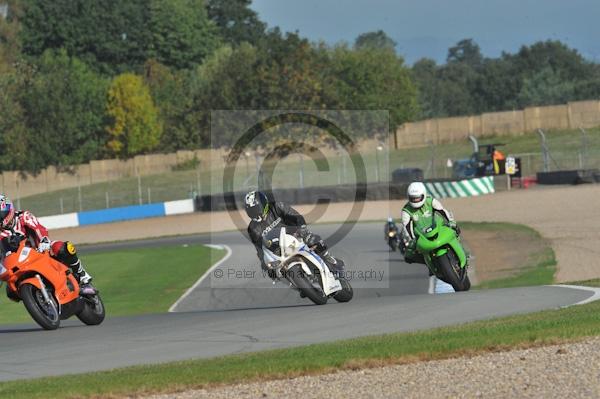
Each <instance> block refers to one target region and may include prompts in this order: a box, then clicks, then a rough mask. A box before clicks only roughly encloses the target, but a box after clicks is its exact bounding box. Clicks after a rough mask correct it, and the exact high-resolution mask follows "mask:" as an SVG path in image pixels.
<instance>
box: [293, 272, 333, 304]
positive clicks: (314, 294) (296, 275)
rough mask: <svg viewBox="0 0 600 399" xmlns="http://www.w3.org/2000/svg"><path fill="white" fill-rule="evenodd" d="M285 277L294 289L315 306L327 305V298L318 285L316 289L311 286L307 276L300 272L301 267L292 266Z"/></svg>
mask: <svg viewBox="0 0 600 399" xmlns="http://www.w3.org/2000/svg"><path fill="white" fill-rule="evenodd" d="M286 275H287V278H289V279H290V280H291V281H292V283H293V284H294V285H295V286H296V288H298V289H299V290H300V291H301V292H302V293H303V294H304V296H306V297H307V298H308V299H310V300H311V301H313V302H314V303H315V304H316V305H325V304H326V303H327V296H325V294H324V293H323V290H322V289H321V287H320V286H319V285H318V284H317V286H316V287H315V286H314V285H313V283H312V282H311V281H310V280H309V276H307V275H306V273H304V270H302V267H300V266H293V267H291V268H290V269H289V270H288V271H287V272H286Z"/></svg>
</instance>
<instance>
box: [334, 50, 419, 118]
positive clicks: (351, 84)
mask: <svg viewBox="0 0 600 399" xmlns="http://www.w3.org/2000/svg"><path fill="white" fill-rule="evenodd" d="M331 62H332V66H331V67H332V71H331V72H332V75H333V76H334V78H335V81H336V83H335V87H336V92H337V96H338V99H340V100H339V101H340V106H341V107H342V108H343V109H361V110H381V109H387V110H389V112H390V118H391V121H390V123H391V125H390V127H391V128H392V129H394V128H395V127H396V126H399V125H401V124H402V123H404V122H406V121H410V120H412V119H414V118H415V117H416V116H417V115H418V104H417V90H416V88H415V86H414V85H413V83H412V81H411V77H410V73H409V70H408V68H407V67H406V66H405V65H404V60H403V59H402V58H401V57H398V56H397V55H396V54H395V53H394V52H393V51H390V50H384V49H372V48H367V49H361V50H354V51H352V50H350V49H348V48H347V47H344V46H342V47H337V48H335V49H334V50H333V51H332V53H331Z"/></svg>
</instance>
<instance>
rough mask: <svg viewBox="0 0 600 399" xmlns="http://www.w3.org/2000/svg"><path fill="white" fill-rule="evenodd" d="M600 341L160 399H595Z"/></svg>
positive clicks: (158, 397) (599, 377) (160, 397)
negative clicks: (350, 398)
mask: <svg viewBox="0 0 600 399" xmlns="http://www.w3.org/2000/svg"><path fill="white" fill-rule="evenodd" d="M598 353H600V338H593V339H589V340H587V341H582V342H578V343H570V344H563V345H553V346H546V347H541V348H532V349H525V350H513V351H509V352H497V353H489V354H484V355H479V356H474V357H458V358H453V359H446V360H435V361H427V362H417V363H410V364H404V365H397V366H387V367H380V368H367V369H360V370H347V371H346V370H343V371H338V372H335V373H333V374H324V375H316V376H305V377H297V378H292V379H285V380H272V381H265V382H254V383H248V384H237V385H231V386H222V387H215V388H211V389H200V390H193V391H186V392H181V393H171V394H166V395H156V396H151V397H148V399H150V398H151V399H167V398H169V399H171V398H177V399H201V398H213V399H218V398H223V399H226V398H261V397H262V398H287V399H293V398H302V399H309V398H323V399H329V398H348V397H355V398H424V399H429V398H598V397H600V357H599V356H598Z"/></svg>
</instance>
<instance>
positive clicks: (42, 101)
mask: <svg viewBox="0 0 600 399" xmlns="http://www.w3.org/2000/svg"><path fill="white" fill-rule="evenodd" d="M35 67H36V69H37V70H36V72H35V74H33V76H32V78H31V80H30V81H29V82H26V84H25V85H24V86H23V93H22V94H21V98H20V101H21V105H22V107H23V110H24V112H25V114H26V115H27V119H26V125H27V131H28V138H27V140H28V142H29V145H28V151H30V153H29V154H28V156H29V157H30V158H31V161H30V162H31V163H30V165H29V167H28V169H30V170H33V171H38V170H39V169H41V168H43V167H45V166H47V165H57V166H61V165H72V164H78V163H82V162H87V161H89V160H90V159H94V158H96V157H98V156H99V155H100V154H101V152H102V147H103V145H104V139H105V135H104V132H103V123H104V104H105V98H106V89H107V82H106V81H105V80H104V79H103V78H101V77H100V76H98V75H97V74H96V73H95V72H93V71H91V70H90V69H89V68H88V67H87V66H86V65H85V64H84V63H83V62H81V61H80V60H78V59H77V58H75V57H69V56H68V55H67V53H66V51H64V50H60V51H51V50H48V51H46V52H45V53H44V54H43V55H42V57H41V58H40V59H39V61H38V62H37V63H36V65H35Z"/></svg>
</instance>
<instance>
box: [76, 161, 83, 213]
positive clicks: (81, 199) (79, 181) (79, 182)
mask: <svg viewBox="0 0 600 399" xmlns="http://www.w3.org/2000/svg"><path fill="white" fill-rule="evenodd" d="M77 200H78V201H79V212H82V211H83V204H82V203H83V198H82V196H81V176H80V175H79V171H77Z"/></svg>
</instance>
